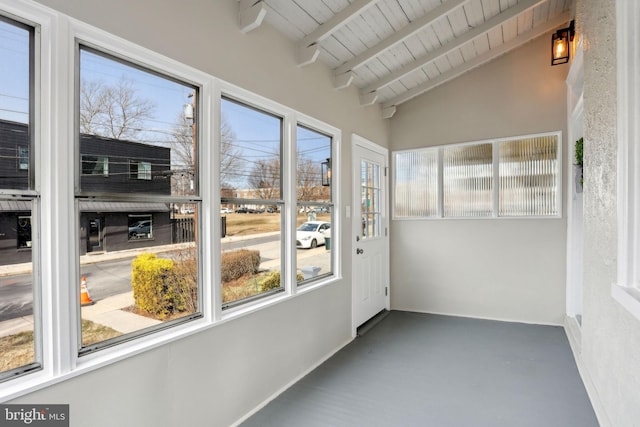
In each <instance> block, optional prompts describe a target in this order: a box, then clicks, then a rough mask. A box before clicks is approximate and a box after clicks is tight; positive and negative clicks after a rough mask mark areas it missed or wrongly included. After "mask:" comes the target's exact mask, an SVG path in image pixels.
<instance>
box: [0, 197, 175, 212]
mask: <svg viewBox="0 0 640 427" xmlns="http://www.w3.org/2000/svg"><path fill="white" fill-rule="evenodd" d="M29 211H31V202H29V201H26V200H0V212H29ZM169 211H171V208H170V207H169V203H157V202H155V203H142V202H95V201H89V200H82V201H80V212H122V213H130V212H169Z"/></svg>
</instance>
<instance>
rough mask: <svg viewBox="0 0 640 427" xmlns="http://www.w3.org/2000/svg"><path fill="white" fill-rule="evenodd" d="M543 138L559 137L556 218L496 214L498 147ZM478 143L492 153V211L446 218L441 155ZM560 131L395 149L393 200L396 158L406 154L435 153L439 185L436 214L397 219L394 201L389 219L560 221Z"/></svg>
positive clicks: (498, 173) (393, 153)
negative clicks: (510, 142)
mask: <svg viewBox="0 0 640 427" xmlns="http://www.w3.org/2000/svg"><path fill="white" fill-rule="evenodd" d="M546 136H556V137H557V138H558V147H557V152H558V157H557V162H556V177H557V188H558V190H557V193H556V206H557V213H556V214H555V215H500V214H499V205H500V202H499V193H500V185H499V182H500V168H499V166H500V153H499V150H500V144H501V143H503V142H507V141H513V140H520V139H529V138H538V137H546ZM481 144H492V152H493V163H492V165H493V187H492V212H491V215H485V216H445V215H444V190H443V184H444V183H443V179H444V178H443V153H444V150H445V149H446V148H452V147H464V146H471V145H481ZM562 147H563V141H562V132H561V131H555V132H542V133H536V134H530V135H517V136H511V137H506V138H495V139H486V140H480V141H473V142H464V143H458V144H445V145H437V146H430V147H422V148H414V149H408V150H398V151H394V152H392V158H393V160H392V162H393V174H392V183H391V185H392V186H391V188H392V189H393V190H392V192H393V197H395V186H396V155H397V154H401V153H407V152H418V151H424V150H433V151H437V157H438V163H437V168H438V183H437V191H438V197H437V200H438V202H437V209H436V213H435V214H433V215H429V216H397V215H396V212H395V199H394V201H393V203H394V205H393V206H391V211H392V217H391V219H392V220H397V221H411V220H442V219H445V220H449V219H454V220H456V219H461V220H468V219H479V220H481V219H558V218H562V197H563V184H562Z"/></svg>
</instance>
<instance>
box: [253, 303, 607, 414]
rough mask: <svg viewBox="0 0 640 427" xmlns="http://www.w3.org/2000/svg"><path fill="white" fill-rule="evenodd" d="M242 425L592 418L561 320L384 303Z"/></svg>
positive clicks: (589, 405)
mask: <svg viewBox="0 0 640 427" xmlns="http://www.w3.org/2000/svg"><path fill="white" fill-rule="evenodd" d="M242 425H243V426H245V427H250V426H261V427H265V426H279V427H282V426H305V427H309V426H335V427H337V426H434V427H445V426H456V427H458V426H459V427H483V426H487V427H500V426H509V427H512V426H518V427H529V426H530V427H540V426H545V427H553V426H557V427H571V426H579V427H589V426H598V422H597V419H596V417H595V413H594V411H593V409H592V407H591V404H590V402H589V398H588V396H587V393H586V391H585V388H584V385H583V383H582V381H581V379H580V376H579V374H578V370H577V367H576V364H575V361H574V359H573V355H572V353H571V349H570V347H569V343H568V341H567V338H566V335H565V332H564V330H563V329H562V328H561V327H553V326H539V325H527V324H520V323H508V322H496V321H489V320H477V319H466V318H458V317H449V316H439V315H430V314H419V313H410V312H399V311H393V312H391V313H390V314H389V315H388V316H387V317H386V318H385V319H383V320H382V321H381V322H380V323H379V324H377V325H376V326H375V327H373V328H372V329H371V330H370V331H368V332H367V333H366V334H364V335H363V336H360V337H358V338H357V339H355V340H354V341H353V342H352V343H350V344H349V345H348V346H346V347H345V348H344V349H342V350H341V351H339V352H338V353H337V354H335V355H334V356H333V357H332V358H330V359H329V360H328V361H326V362H325V363H324V364H322V365H321V366H320V367H318V368H317V369H316V370H314V371H313V372H311V373H310V374H309V375H307V376H306V377H304V378H303V379H302V380H300V381H299V382H297V383H296V384H294V385H293V386H292V387H291V388H289V389H288V390H286V391H285V392H284V393H282V394H281V395H280V396H279V397H277V398H276V399H275V400H273V401H272V402H270V403H269V404H268V405H267V406H265V407H264V408H262V409H261V410H260V411H258V412H257V413H256V414H254V415H253V416H252V417H251V418H249V419H248V420H246V421H245V422H244V423H243V424H242Z"/></svg>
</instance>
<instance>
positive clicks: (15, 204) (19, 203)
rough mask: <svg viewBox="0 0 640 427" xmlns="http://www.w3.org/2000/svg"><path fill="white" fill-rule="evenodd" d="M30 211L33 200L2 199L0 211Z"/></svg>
mask: <svg viewBox="0 0 640 427" xmlns="http://www.w3.org/2000/svg"><path fill="white" fill-rule="evenodd" d="M6 211H9V212H30V211H31V202H28V201H26V200H0V212H6Z"/></svg>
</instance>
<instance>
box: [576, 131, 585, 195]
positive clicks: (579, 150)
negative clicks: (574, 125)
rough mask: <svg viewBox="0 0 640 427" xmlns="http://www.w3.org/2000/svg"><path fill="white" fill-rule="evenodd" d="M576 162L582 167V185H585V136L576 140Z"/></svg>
mask: <svg viewBox="0 0 640 427" xmlns="http://www.w3.org/2000/svg"><path fill="white" fill-rule="evenodd" d="M574 150H575V164H576V166H579V167H580V187H582V186H583V185H584V170H583V168H584V138H580V139H579V140H577V141H576V146H575V149H574Z"/></svg>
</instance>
